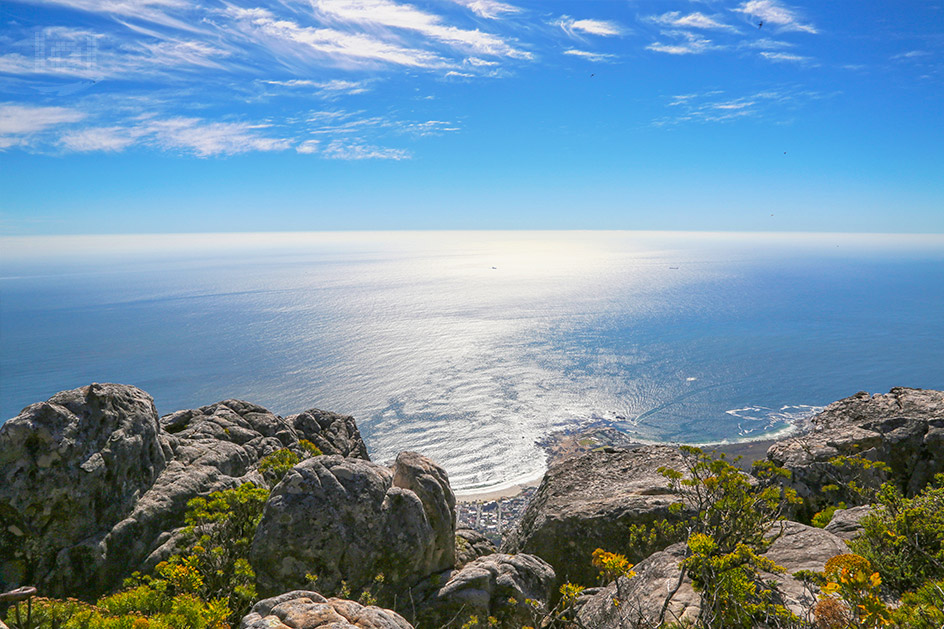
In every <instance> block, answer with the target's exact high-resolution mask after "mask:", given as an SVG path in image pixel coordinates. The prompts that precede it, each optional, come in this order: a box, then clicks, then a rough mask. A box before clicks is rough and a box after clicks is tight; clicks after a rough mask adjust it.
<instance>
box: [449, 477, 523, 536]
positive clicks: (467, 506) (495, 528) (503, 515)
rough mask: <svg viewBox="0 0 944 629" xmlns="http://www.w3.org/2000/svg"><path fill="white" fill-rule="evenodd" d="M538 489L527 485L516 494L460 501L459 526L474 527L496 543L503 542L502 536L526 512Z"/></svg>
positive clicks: (457, 514)
mask: <svg viewBox="0 0 944 629" xmlns="http://www.w3.org/2000/svg"><path fill="white" fill-rule="evenodd" d="M536 489H537V488H536V487H526V488H524V489H523V490H522V491H521V493H519V494H517V495H515V496H510V497H508V498H500V499H498V500H479V501H476V502H460V503H458V504H457V505H456V520H457V523H458V528H469V529H474V530H476V531H478V532H480V533H482V534H483V535H485V536H486V537H487V538H489V539H490V540H491V541H492V542H494V543H495V544H496V545H498V544H501V540H502V536H503V535H504V534H505V532H506V531H508V530H509V529H510V528H511V527H512V526H514V525H515V523H516V522H517V521H518V520H519V519H520V518H521V516H522V515H523V514H524V510H525V508H526V507H527V506H528V503H529V502H530V501H531V497H532V496H533V495H534V492H535V490H536Z"/></svg>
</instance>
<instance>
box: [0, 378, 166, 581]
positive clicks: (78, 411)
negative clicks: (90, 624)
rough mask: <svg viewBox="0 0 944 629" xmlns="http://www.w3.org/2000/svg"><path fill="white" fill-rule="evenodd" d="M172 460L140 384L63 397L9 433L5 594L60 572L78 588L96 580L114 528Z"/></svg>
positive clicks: (2, 432)
mask: <svg viewBox="0 0 944 629" xmlns="http://www.w3.org/2000/svg"><path fill="white" fill-rule="evenodd" d="M172 457H173V452H172V450H171V448H170V447H169V446H168V444H167V443H165V442H164V441H163V440H162V439H161V428H160V424H159V422H158V417H157V410H156V409H155V407H154V401H153V400H152V399H151V397H150V396H149V395H148V394H147V393H145V392H144V391H141V390H140V389H137V388H135V387H126V386H121V385H114V384H92V385H90V386H87V387H83V388H81V389H74V390H72V391H63V392H61V393H57V394H56V395H54V396H53V397H51V398H49V400H47V401H46V402H40V403H38V404H32V405H30V406H28V407H26V408H25V409H23V411H22V412H21V413H20V414H19V415H17V416H16V417H14V418H13V419H10V420H8V421H7V422H6V423H4V424H3V425H2V426H0V521H2V522H3V531H2V533H0V564H2V568H0V591H3V590H7V589H11V588H12V587H14V586H17V585H25V584H27V583H29V584H35V585H39V586H49V585H53V583H51V582H50V581H49V580H50V579H51V577H52V573H53V571H55V573H56V580H59V579H64V580H66V581H67V582H68V583H69V585H70V586H76V585H84V584H82V582H81V579H92V578H94V577H93V575H95V574H96V572H98V571H99V570H100V569H101V568H102V567H103V565H104V557H103V556H102V553H101V551H100V547H101V545H102V544H103V541H104V538H105V537H106V535H107V534H108V532H109V529H110V527H111V526H113V525H114V524H115V523H117V522H119V521H121V520H122V519H123V518H124V517H125V516H126V515H127V514H128V513H130V512H131V511H132V510H133V508H134V505H135V504H136V503H137V501H138V500H139V499H140V498H141V496H142V495H144V494H145V493H146V492H147V491H148V489H150V487H151V486H152V485H153V484H154V482H155V480H156V479H157V478H158V476H159V475H160V474H161V473H162V472H163V471H164V469H165V468H166V466H167V464H168V462H169V461H170V460H171V459H172ZM44 590H45V587H44ZM45 591H48V590H45Z"/></svg>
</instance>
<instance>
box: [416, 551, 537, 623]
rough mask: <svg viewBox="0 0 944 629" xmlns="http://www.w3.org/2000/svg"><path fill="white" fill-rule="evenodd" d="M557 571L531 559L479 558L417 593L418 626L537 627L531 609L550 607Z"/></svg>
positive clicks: (445, 574) (417, 590)
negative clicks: (491, 622)
mask: <svg viewBox="0 0 944 629" xmlns="http://www.w3.org/2000/svg"><path fill="white" fill-rule="evenodd" d="M554 580H555V578H554V569H553V568H552V567H551V566H550V565H549V564H548V563H547V562H545V561H543V560H542V559H540V558H539V557H534V556H532V555H525V554H519V555H504V554H493V555H487V556H485V557H479V558H478V559H476V560H475V561H472V562H471V563H469V564H467V565H466V566H465V567H463V568H462V569H461V570H453V571H448V572H445V573H443V574H442V575H440V578H439V579H438V580H437V579H430V580H429V581H430V582H433V581H438V582H444V584H443V585H442V587H439V588H436V587H435V584H434V583H430V584H424V585H423V586H421V587H418V588H416V589H414V591H413V592H412V594H413V597H414V598H415V599H416V600H419V601H420V603H419V612H418V614H417V619H416V621H417V625H420V626H423V627H444V628H445V627H461V626H462V625H463V624H464V623H465V622H467V621H468V620H469V618H470V617H471V616H476V617H477V618H478V619H479V621H480V622H481V623H482V624H483V625H484V624H485V623H486V620H487V618H489V617H494V618H496V619H497V620H498V621H499V623H501V626H503V627H521V626H523V625H532V624H533V623H534V617H533V616H532V609H533V608H532V607H531V604H530V603H528V602H527V601H529V600H530V601H534V602H536V603H537V604H538V606H539V608H543V607H546V606H547V604H548V602H549V600H550V597H551V592H552V588H553V586H554Z"/></svg>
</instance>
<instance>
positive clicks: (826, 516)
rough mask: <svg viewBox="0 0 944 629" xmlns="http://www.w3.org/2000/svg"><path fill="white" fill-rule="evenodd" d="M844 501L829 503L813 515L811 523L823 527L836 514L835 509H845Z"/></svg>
mask: <svg viewBox="0 0 944 629" xmlns="http://www.w3.org/2000/svg"><path fill="white" fill-rule="evenodd" d="M846 508H847V507H846V503H844V502H840V503H839V504H835V505H830V506H828V507H826V508H825V509H823V510H822V511H820V512H819V513H817V514H816V515H814V516H813V521H812V522H811V524H812V525H813V526H815V527H817V528H820V529H824V528H826V525H827V524H829V523H830V522H831V521H832V519H833V516H834V515H835V514H836V511H838V510H839V509H846Z"/></svg>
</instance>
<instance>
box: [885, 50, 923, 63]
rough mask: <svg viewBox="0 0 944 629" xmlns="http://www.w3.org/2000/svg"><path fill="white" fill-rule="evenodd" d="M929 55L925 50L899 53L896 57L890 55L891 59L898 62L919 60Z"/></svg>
mask: <svg viewBox="0 0 944 629" xmlns="http://www.w3.org/2000/svg"><path fill="white" fill-rule="evenodd" d="M930 54H931V53H930V52H928V51H927V50H909V51H908V52H900V53H898V54H897V55H892V59H894V60H895V61H899V60H901V59H919V58H921V57H927V56H929V55H930Z"/></svg>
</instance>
